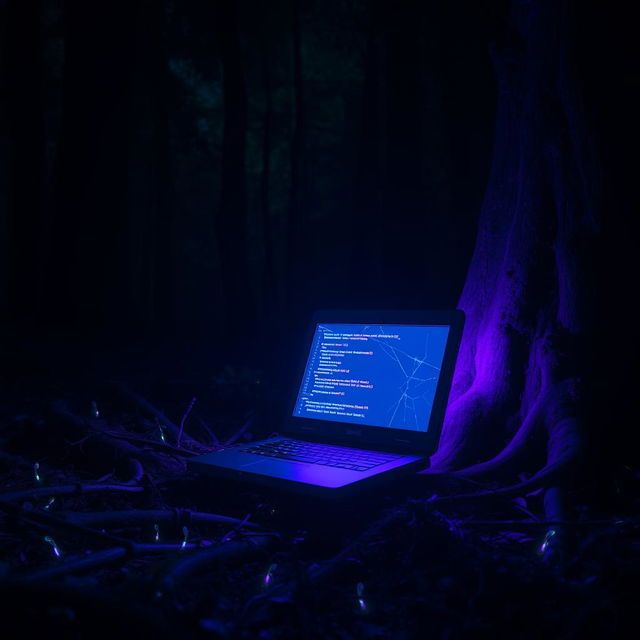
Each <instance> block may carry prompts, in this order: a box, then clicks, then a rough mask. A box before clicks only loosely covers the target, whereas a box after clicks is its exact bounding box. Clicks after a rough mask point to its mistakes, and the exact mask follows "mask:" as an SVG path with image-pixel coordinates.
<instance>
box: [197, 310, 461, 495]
mask: <svg viewBox="0 0 640 640" xmlns="http://www.w3.org/2000/svg"><path fill="white" fill-rule="evenodd" d="M464 318H465V316H464V313H463V312H462V311H459V310H454V311H319V312H317V313H316V314H315V315H314V317H313V319H312V322H311V325H310V328H309V332H308V337H307V340H306V344H305V345H304V349H303V358H302V362H301V365H300V367H299V369H298V370H297V371H296V370H295V369H293V368H292V376H291V379H292V389H291V392H292V393H291V401H290V403H289V406H288V409H287V412H286V415H285V418H284V420H283V422H282V424H281V425H278V428H277V429H276V430H277V432H278V433H279V434H280V435H278V436H277V437H272V438H269V439H267V440H260V441H256V442H251V443H245V444H240V445H235V446H231V447H229V448H227V449H223V450H220V451H216V452H213V453H208V454H205V455H200V456H197V457H194V458H191V459H190V466H191V468H193V469H194V470H197V471H200V472H204V473H214V474H220V473H222V474H225V475H229V474H231V475H236V476H238V477H243V478H245V479H253V480H257V479H261V480H268V481H271V484H273V483H276V484H284V485H289V486H290V487H292V488H293V487H294V486H295V487H297V488H300V487H304V488H312V487H313V488H317V489H320V490H321V491H323V490H340V489H344V488H346V487H353V486H354V485H356V486H358V487H360V486H363V485H364V484H365V483H368V482H370V481H371V480H373V479H384V478H385V477H387V476H389V477H390V476H391V475H392V474H394V475H395V474H398V473H402V472H408V471H410V470H414V469H415V468H416V467H417V466H427V465H428V458H429V456H430V455H431V454H433V453H434V452H435V450H436V448H437V446H438V441H439V438H440V432H441V429H442V422H443V419H444V413H445V409H446V404H447V398H448V395H449V389H450V387H451V380H452V377H453V371H454V367H455V362H456V357H457V354H458V347H459V345H460V338H461V335H462V329H463V325H464Z"/></svg>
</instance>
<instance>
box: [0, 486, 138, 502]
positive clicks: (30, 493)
mask: <svg viewBox="0 0 640 640" xmlns="http://www.w3.org/2000/svg"><path fill="white" fill-rule="evenodd" d="M144 490H145V489H144V487H137V486H135V485H130V484H65V485H59V486H51V487H37V488H35V489H23V490H22V491H13V492H10V493H2V494H0V501H9V502H12V501H14V500H26V499H29V498H39V497H42V496H44V497H47V498H48V497H52V496H68V495H82V494H86V493H109V492H124V493H141V492H142V491H144Z"/></svg>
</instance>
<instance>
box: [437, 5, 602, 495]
mask: <svg viewBox="0 0 640 640" xmlns="http://www.w3.org/2000/svg"><path fill="white" fill-rule="evenodd" d="M572 19H573V16H572V14H571V13H570V11H569V10H568V4H567V3H566V2H557V1H556V0H536V1H534V2H530V1H525V0H514V4H513V9H512V15H511V21H510V34H509V38H508V42H509V43H510V44H509V45H508V46H504V47H503V48H502V49H501V50H499V51H498V50H494V51H493V59H494V63H495V68H496V74H497V78H498V90H499V99H498V114H497V124H496V134H495V145H494V155H493V167H492V172H491V175H490V179H489V184H488V188H487V191H486V196H485V201H484V203H483V207H482V211H481V216H480V222H479V230H478V235H477V241H476V247H475V251H474V254H473V257H472V260H471V264H470V267H469V271H468V275H467V280H466V283H465V286H464V289H463V292H462V296H461V298H460V302H459V307H460V308H461V309H463V310H464V311H465V312H466V314H467V323H466V327H465V331H464V336H463V342H462V346H461V351H460V356H459V359H458V364H457V367H456V373H455V377H454V384H453V389H452V394H451V399H450V403H449V409H448V412H447V416H446V419H445V426H444V431H443V437H442V441H441V445H440V448H439V449H438V451H437V453H436V455H435V456H434V458H433V459H432V463H433V464H432V469H431V471H430V472H431V473H433V472H437V471H443V470H451V469H460V468H463V467H467V468H466V469H465V471H464V473H466V474H468V475H476V476H482V475H487V476H488V475H499V474H503V473H511V474H513V473H515V472H516V471H522V470H525V469H529V470H536V469H539V468H541V470H540V471H538V472H537V473H535V474H534V476H533V477H532V478H531V479H530V481H529V482H528V483H527V484H526V486H529V485H534V484H537V483H540V484H542V483H545V482H548V481H550V479H551V478H557V477H559V476H560V475H561V472H562V471H564V470H566V469H567V466H568V464H569V462H570V461H574V460H575V458H576V455H577V454H578V452H579V451H580V450H581V447H582V439H583V434H584V428H583V426H582V419H583V416H582V407H583V398H582V397H581V387H582V378H583V377H584V365H583V361H582V359H581V358H580V357H579V353H580V347H581V345H582V341H583V340H584V335H585V330H586V329H587V328H588V326H589V322H590V320H591V315H592V312H593V310H592V308H591V306H590V303H589V297H588V296H587V295H586V292H585V290H584V286H585V284H586V283H588V282H589V281H590V278H589V275H590V273H591V270H590V265H591V261H592V258H593V248H594V245H595V240H596V239H597V235H598V234H597V232H598V224H597V221H596V215H595V211H596V208H597V200H598V199H597V193H596V191H595V189H594V185H596V184H597V178H598V175H597V172H596V169H595V165H594V162H593V155H592V153H591V149H590V148H589V136H588V131H587V123H586V119H585V116H584V114H583V111H582V108H581V103H580V99H579V96H578V95H577V90H576V82H575V80H574V69H573V66H572V62H573V61H572V60H571V59H570V58H569V57H568V51H569V50H570V48H569V46H568V44H569V42H570V39H571V35H572V32H571V25H572V22H571V21H572ZM468 465H473V466H471V467H468Z"/></svg>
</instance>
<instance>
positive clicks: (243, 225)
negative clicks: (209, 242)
mask: <svg viewBox="0 0 640 640" xmlns="http://www.w3.org/2000/svg"><path fill="white" fill-rule="evenodd" d="M218 26H219V38H220V49H221V57H222V68H223V91H224V133H223V142H222V172H221V184H222V192H221V197H220V209H219V211H218V215H217V216H216V218H215V230H216V236H217V241H218V251H219V255H220V270H221V282H222V283H223V296H224V301H225V307H226V308H225V309H223V310H222V315H223V317H224V326H225V327H226V329H227V330H228V331H230V332H231V333H232V334H233V335H235V336H242V335H243V334H244V333H245V332H246V330H247V328H248V327H250V326H251V320H252V316H253V314H254V309H253V305H252V304H251V301H252V292H251V288H250V282H249V267H248V263H247V201H246V199H247V194H246V176H245V154H246V140H245V138H246V133H247V90H246V85H245V78H244V65H243V55H242V49H241V47H240V38H239V34H238V21H237V15H236V3H235V2H234V1H233V0H221V2H220V3H219V7H218Z"/></svg>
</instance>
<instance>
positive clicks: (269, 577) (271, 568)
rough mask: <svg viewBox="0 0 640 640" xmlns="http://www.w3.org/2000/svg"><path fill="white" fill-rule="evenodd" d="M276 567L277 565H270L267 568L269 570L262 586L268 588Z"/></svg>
mask: <svg viewBox="0 0 640 640" xmlns="http://www.w3.org/2000/svg"><path fill="white" fill-rule="evenodd" d="M277 567H278V565H277V564H275V563H274V564H272V565H270V566H269V568H268V569H267V573H266V575H265V577H264V586H265V587H268V586H269V585H270V584H271V579H272V578H273V572H274V571H275V570H276V569H277Z"/></svg>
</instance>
